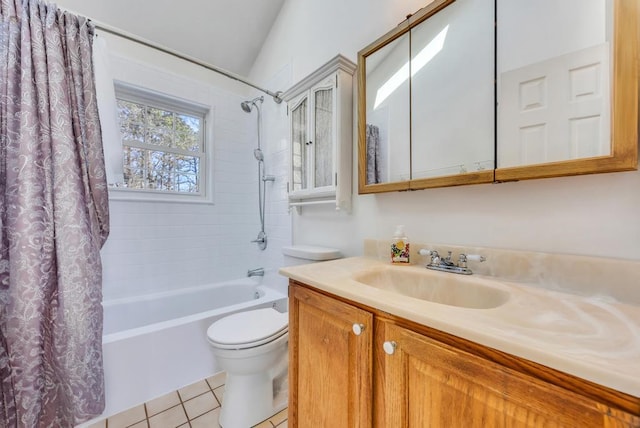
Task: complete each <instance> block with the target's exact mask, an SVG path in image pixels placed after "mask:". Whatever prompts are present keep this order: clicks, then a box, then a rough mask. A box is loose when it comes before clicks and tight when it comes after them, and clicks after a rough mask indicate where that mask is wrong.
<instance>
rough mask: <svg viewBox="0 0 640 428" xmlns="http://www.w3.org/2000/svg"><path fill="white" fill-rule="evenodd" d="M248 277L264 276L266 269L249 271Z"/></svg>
mask: <svg viewBox="0 0 640 428" xmlns="http://www.w3.org/2000/svg"><path fill="white" fill-rule="evenodd" d="M247 276H248V277H252V276H264V268H256V269H249V270H248V271H247Z"/></svg>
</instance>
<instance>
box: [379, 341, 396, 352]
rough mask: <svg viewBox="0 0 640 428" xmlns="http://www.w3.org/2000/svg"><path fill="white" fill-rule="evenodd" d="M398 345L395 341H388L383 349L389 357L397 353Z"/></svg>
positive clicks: (383, 345)
mask: <svg viewBox="0 0 640 428" xmlns="http://www.w3.org/2000/svg"><path fill="white" fill-rule="evenodd" d="M397 346H398V344H397V343H396V342H394V341H386V342H384V343H383V344H382V349H384V352H386V353H387V354H389V355H393V354H394V353H395V352H396V347H397Z"/></svg>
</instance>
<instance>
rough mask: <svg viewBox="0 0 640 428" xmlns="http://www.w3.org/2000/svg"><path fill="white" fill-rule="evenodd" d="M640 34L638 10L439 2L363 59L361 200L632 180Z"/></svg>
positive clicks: (573, 1) (588, 2)
mask: <svg viewBox="0 0 640 428" xmlns="http://www.w3.org/2000/svg"><path fill="white" fill-rule="evenodd" d="M551 11H552V12H551ZM639 22H640V3H639V2H638V1H637V0H566V1H563V2H562V5H561V6H559V5H558V2H556V1H554V0H539V1H535V2H531V1H529V0H464V1H463V0H433V1H431V2H430V3H429V4H428V5H427V6H425V7H424V8H423V9H421V10H419V11H418V12H416V13H415V14H413V15H411V16H409V18H407V20H406V21H404V22H403V23H401V24H400V25H398V26H397V27H396V28H394V29H393V30H391V31H390V32H388V33H387V34H385V35H384V36H383V37H381V38H380V39H378V40H376V41H375V42H373V43H372V44H370V45H369V46H367V47H366V48H364V49H363V50H361V51H360V52H359V53H358V79H359V82H358V84H359V86H358V137H359V141H358V150H359V158H358V162H359V185H358V190H359V193H377V192H387V191H396V190H415V189H424V188H429V187H443V186H455V185H463V184H477V183H488V182H494V181H496V182H499V181H511V180H521V179H530V178H544V177H557V176H566V175H577V174H592V173H600V172H614V171H629V170H634V169H637V166H638V92H639V91H638V86H639V83H638V81H639V78H640V73H639V51H640V37H639V36H638V34H639V32H640V30H639V28H640V24H639Z"/></svg>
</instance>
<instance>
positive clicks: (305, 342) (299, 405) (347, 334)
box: [289, 285, 373, 428]
mask: <svg viewBox="0 0 640 428" xmlns="http://www.w3.org/2000/svg"><path fill="white" fill-rule="evenodd" d="M289 319H290V322H289V355H290V359H289V388H290V394H289V424H290V425H291V426H292V427H300V428H307V427H314V428H321V427H327V428H329V427H330V428H340V427H344V428H366V427H370V426H371V403H372V393H371V388H372V377H371V376H372V374H371V372H372V368H371V360H372V357H371V345H372V342H373V335H372V330H373V328H372V327H373V315H372V314H371V313H369V312H367V311H364V310H361V309H358V308H355V307H353V306H351V305H349V304H347V303H344V302H341V301H338V300H335V299H332V298H330V297H327V296H325V295H322V294H320V293H316V292H314V291H310V290H308V289H306V288H302V287H300V286H297V285H291V286H290V289H289ZM354 324H356V325H358V327H359V328H360V329H361V332H360V334H359V335H358V334H356V333H354V329H353V326H354Z"/></svg>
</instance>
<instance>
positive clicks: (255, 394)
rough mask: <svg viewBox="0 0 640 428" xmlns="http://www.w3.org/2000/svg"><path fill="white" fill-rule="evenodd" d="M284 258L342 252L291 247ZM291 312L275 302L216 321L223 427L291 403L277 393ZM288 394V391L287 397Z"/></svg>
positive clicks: (213, 335)
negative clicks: (273, 305) (224, 377)
mask: <svg viewBox="0 0 640 428" xmlns="http://www.w3.org/2000/svg"><path fill="white" fill-rule="evenodd" d="M283 253H284V254H285V263H287V261H290V259H287V257H290V258H291V257H292V258H293V260H294V263H295V264H301V263H313V262H314V261H322V260H331V259H336V258H340V257H341V255H340V252H339V251H338V250H334V249H332V248H320V247H309V246H304V247H296V246H292V247H286V248H285V249H283ZM288 315H289V314H288V313H281V312H278V311H277V310H275V309H273V308H263V309H255V310H251V311H246V312H238V313H235V314H232V315H229V316H226V317H224V318H221V319H219V320H218V321H216V322H214V323H213V324H211V326H210V327H209V328H208V329H207V339H208V340H209V343H210V344H211V346H212V347H213V354H214V357H215V359H216V361H217V363H218V366H219V368H220V369H221V370H224V371H225V372H226V373H227V380H226V384H225V390H224V396H223V397H222V408H221V410H220V418H219V422H220V425H221V426H222V427H223V428H247V427H251V426H253V425H256V424H258V423H260V422H262V421H264V420H265V419H268V418H269V417H271V416H273V415H274V414H276V413H277V412H279V411H280V410H282V409H284V408H285V407H286V406H287V401H286V394H278V389H280V388H281V386H282V383H283V379H285V381H286V375H287V356H288V355H287V351H288V347H287V346H288V341H289V331H288V321H289V318H288ZM283 395H284V397H282V396H283Z"/></svg>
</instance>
